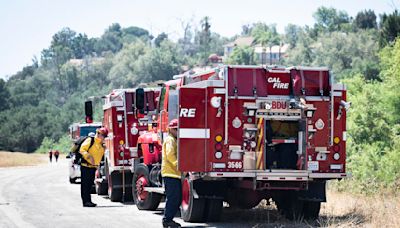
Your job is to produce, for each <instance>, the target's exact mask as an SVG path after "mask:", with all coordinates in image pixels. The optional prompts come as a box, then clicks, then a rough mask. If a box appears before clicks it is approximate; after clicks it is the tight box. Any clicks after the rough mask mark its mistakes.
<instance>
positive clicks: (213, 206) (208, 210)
mask: <svg viewBox="0 0 400 228" xmlns="http://www.w3.org/2000/svg"><path fill="white" fill-rule="evenodd" d="M222 203H223V202H222V200H220V199H207V200H206V206H205V216H206V217H205V220H206V221H207V222H217V221H219V219H220V218H221V214H222V207H223V204H222Z"/></svg>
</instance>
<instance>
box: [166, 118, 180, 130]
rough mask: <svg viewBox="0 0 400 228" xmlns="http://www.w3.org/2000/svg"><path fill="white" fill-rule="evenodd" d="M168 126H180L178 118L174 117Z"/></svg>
mask: <svg viewBox="0 0 400 228" xmlns="http://www.w3.org/2000/svg"><path fill="white" fill-rule="evenodd" d="M168 128H178V119H173V120H171V122H169V124H168Z"/></svg>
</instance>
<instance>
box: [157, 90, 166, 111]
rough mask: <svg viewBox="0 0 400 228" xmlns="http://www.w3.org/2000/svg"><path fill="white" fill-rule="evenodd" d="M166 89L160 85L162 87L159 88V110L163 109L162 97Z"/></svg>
mask: <svg viewBox="0 0 400 228" xmlns="http://www.w3.org/2000/svg"><path fill="white" fill-rule="evenodd" d="M166 90H167V88H165V87H162V89H161V94H160V100H159V101H158V103H159V106H160V107H159V109H158V111H159V112H161V111H162V110H164V98H165V92H166Z"/></svg>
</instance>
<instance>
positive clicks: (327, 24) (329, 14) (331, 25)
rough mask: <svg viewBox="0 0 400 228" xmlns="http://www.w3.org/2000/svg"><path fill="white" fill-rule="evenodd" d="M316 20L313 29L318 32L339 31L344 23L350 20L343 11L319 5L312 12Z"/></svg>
mask: <svg viewBox="0 0 400 228" xmlns="http://www.w3.org/2000/svg"><path fill="white" fill-rule="evenodd" d="M313 17H314V19H315V20H316V24H315V26H314V27H315V29H317V30H318V31H319V32H333V31H339V30H341V29H342V28H343V27H344V24H347V23H349V22H350V18H349V15H348V14H347V13H346V12H345V11H337V10H336V9H335V8H327V7H325V6H321V7H319V8H318V9H317V11H316V12H315V13H314V14H313Z"/></svg>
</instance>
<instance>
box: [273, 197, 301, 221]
mask: <svg viewBox="0 0 400 228" xmlns="http://www.w3.org/2000/svg"><path fill="white" fill-rule="evenodd" d="M275 202H276V205H277V208H278V210H279V212H280V213H281V214H282V215H284V216H285V217H286V218H287V219H289V220H299V219H301V218H303V216H304V210H303V209H304V201H301V200H299V199H298V196H297V194H295V193H294V192H286V193H282V194H281V195H280V197H279V198H278V199H277V200H276V201H275Z"/></svg>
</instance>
